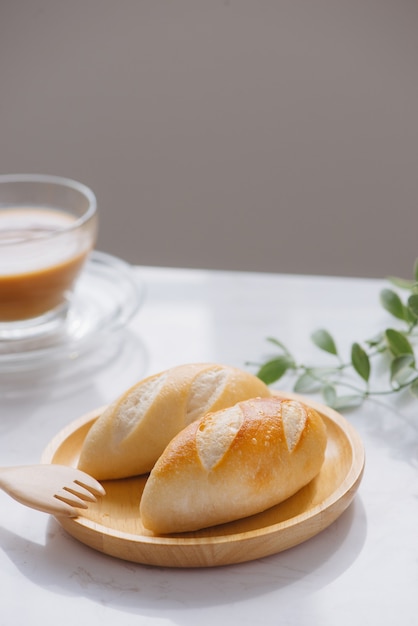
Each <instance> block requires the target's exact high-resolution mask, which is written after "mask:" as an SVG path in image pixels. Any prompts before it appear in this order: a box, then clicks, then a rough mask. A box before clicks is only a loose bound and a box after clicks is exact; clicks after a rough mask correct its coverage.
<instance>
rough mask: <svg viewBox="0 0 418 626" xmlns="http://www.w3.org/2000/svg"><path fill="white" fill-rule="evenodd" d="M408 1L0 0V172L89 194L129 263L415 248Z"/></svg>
mask: <svg viewBox="0 0 418 626" xmlns="http://www.w3.org/2000/svg"><path fill="white" fill-rule="evenodd" d="M417 33H418V2H416V1H415V0H391V1H390V0H343V1H338V0H285V1H280V0H277V1H275V0H253V1H249V0H223V1H221V0H207V1H204V0H71V1H65V0H0V124H1V128H0V131H1V134H0V145H1V150H0V171H1V172H2V173H9V172H42V173H53V174H60V175H65V176H69V177H73V178H76V179H78V180H81V181H83V182H85V183H86V184H88V185H90V186H91V187H92V188H93V189H94V190H95V192H96V194H97V196H98V200H99V206H100V211H101V230H100V238H99V243H98V247H99V248H101V249H102V250H105V251H108V252H110V253H113V254H116V255H118V256H121V257H123V258H125V259H127V260H128V261H131V262H133V263H138V264H144V265H168V266H186V267H189V266H195V267H203V268H221V269H247V270H266V271H278V272H290V273H295V272H297V273H320V274H331V275H332V274H342V275H358V276H377V277H380V276H381V277H383V276H386V275H387V274H400V275H403V276H409V275H410V273H411V269H412V265H413V262H414V260H415V257H416V256H418V245H417V234H418V176H417V164H418V34H417Z"/></svg>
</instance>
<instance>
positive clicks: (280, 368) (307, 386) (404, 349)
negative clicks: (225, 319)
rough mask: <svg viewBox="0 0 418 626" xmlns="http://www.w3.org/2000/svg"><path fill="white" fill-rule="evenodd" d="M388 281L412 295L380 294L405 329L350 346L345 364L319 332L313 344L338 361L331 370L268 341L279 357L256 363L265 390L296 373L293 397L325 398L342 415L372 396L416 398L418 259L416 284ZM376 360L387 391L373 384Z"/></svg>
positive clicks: (323, 331) (326, 334) (331, 341)
mask: <svg viewBox="0 0 418 626" xmlns="http://www.w3.org/2000/svg"><path fill="white" fill-rule="evenodd" d="M388 281H389V282H390V283H391V284H392V285H393V286H395V287H397V288H399V289H401V290H406V291H407V292H408V295H407V296H406V298H404V299H402V298H401V297H400V295H399V294H398V293H397V292H396V291H394V290H393V289H389V288H385V289H383V290H382V291H381V292H380V303H381V305H382V306H383V308H384V309H385V310H386V311H387V312H388V313H390V315H392V316H393V317H394V318H396V320H398V321H400V322H401V323H402V328H400V329H395V328H392V327H388V328H385V329H383V330H381V331H380V332H379V333H378V334H377V335H376V336H375V337H373V338H372V339H366V340H365V341H362V342H354V343H352V344H351V351H350V358H349V360H346V361H344V360H343V359H342V357H341V355H340V352H339V350H338V348H337V343H336V341H335V340H334V338H333V336H332V335H331V333H329V332H328V330H326V329H323V328H321V329H319V330H316V331H315V332H313V333H312V335H311V340H312V342H313V343H314V344H315V346H316V347H318V348H319V349H321V350H323V351H324V352H327V353H328V354H330V355H332V356H333V357H334V358H335V364H334V365H332V366H330V367H324V366H315V365H314V366H312V365H306V364H303V363H299V362H298V361H297V359H296V358H295V357H294V356H293V355H292V354H291V352H290V351H289V350H288V348H287V347H286V346H285V344H284V343H282V342H281V341H279V340H278V339H276V338H274V337H268V338H267V341H269V342H270V343H272V344H273V345H274V346H275V347H276V348H277V350H278V355H277V356H274V357H272V358H270V359H268V360H267V361H265V362H264V363H262V364H261V365H260V364H258V371H257V372H256V375H257V376H258V377H259V378H260V379H261V380H262V381H264V382H265V383H266V384H267V385H272V384H273V383H276V382H277V381H278V380H280V379H281V378H282V377H283V376H284V375H285V374H292V375H293V376H294V377H295V378H296V380H295V382H294V385H293V390H294V391H295V392H297V393H321V394H322V397H323V399H324V401H325V402H326V403H327V404H328V405H329V406H331V407H333V408H335V409H338V410H343V409H349V408H354V407H357V406H360V405H361V404H362V403H363V402H364V401H365V400H366V399H367V398H369V397H371V396H381V395H388V394H394V393H399V392H401V391H405V390H408V391H409V392H410V393H411V394H412V395H413V396H415V397H416V398H418V367H417V361H416V357H415V350H414V345H415V344H416V342H417V339H418V332H417V331H418V259H417V260H416V261H415V264H414V278H413V280H404V279H401V278H397V277H393V276H390V277H388ZM377 359H378V360H379V363H380V366H381V367H383V370H384V369H386V383H385V384H386V387H384V388H383V389H380V388H376V387H373V386H372V382H371V377H372V373H373V371H374V367H375V361H376V360H377Z"/></svg>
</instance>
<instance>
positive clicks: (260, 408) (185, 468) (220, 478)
mask: <svg viewBox="0 0 418 626" xmlns="http://www.w3.org/2000/svg"><path fill="white" fill-rule="evenodd" d="M326 441H327V437H326V427H325V425H324V422H323V420H322V418H321V416H320V415H319V414H318V413H317V412H316V411H315V410H314V409H311V408H309V407H307V406H305V405H304V404H302V403H300V402H297V401H295V400H288V399H283V400H282V399H280V398H278V397H271V398H257V399H254V400H248V401H246V402H239V403H238V404H236V405H235V406H233V407H230V408H227V409H224V410H221V411H217V412H215V413H210V414H208V415H205V416H204V417H203V418H202V419H200V420H199V421H197V422H195V423H193V424H191V425H190V426H188V427H187V428H185V429H184V430H183V431H182V432H180V433H179V434H178V435H177V436H176V437H175V438H174V439H173V440H172V441H171V442H170V443H169V445H168V446H167V448H166V449H165V451H164V453H163V454H162V456H161V457H160V458H159V460H158V461H157V463H156V464H155V466H154V468H153V470H152V472H151V474H150V476H149V478H148V480H147V482H146V485H145V489H144V492H143V495H142V499H141V504H140V515H141V520H142V523H143V525H144V527H145V528H147V529H148V530H151V531H153V532H154V533H155V534H167V533H176V532H185V531H192V530H198V529H200V528H206V527H208V526H214V525H217V524H222V523H224V522H229V521H232V520H235V519H240V518H242V517H247V516H249V515H253V514H255V513H259V512H261V511H264V510H265V509H268V508H270V507H271V506H274V505H276V504H278V503H279V502H281V501H283V500H285V499H286V498H288V497H289V496H291V495H293V494H294V493H296V492H297V491H299V489H301V488H302V487H303V486H304V485H306V484H307V483H309V482H310V481H311V480H312V479H313V478H314V477H315V476H316V475H317V474H318V472H319V470H320V468H321V465H322V463H323V460H324V455H325V448H326Z"/></svg>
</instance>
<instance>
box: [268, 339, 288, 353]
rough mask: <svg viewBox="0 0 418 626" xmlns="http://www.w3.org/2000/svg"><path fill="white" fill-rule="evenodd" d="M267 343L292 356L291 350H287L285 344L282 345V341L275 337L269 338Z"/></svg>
mask: <svg viewBox="0 0 418 626" xmlns="http://www.w3.org/2000/svg"><path fill="white" fill-rule="evenodd" d="M267 341H269V342H270V343H272V344H274V345H275V346H277V347H278V348H280V349H281V350H283V352H285V353H286V354H290V353H289V350H288V349H287V348H286V346H285V345H284V343H282V342H281V341H279V340H278V339H276V338H275V337H267Z"/></svg>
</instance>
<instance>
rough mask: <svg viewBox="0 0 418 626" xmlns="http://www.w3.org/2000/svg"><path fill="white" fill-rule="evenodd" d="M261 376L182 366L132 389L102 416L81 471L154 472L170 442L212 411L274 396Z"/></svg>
mask: <svg viewBox="0 0 418 626" xmlns="http://www.w3.org/2000/svg"><path fill="white" fill-rule="evenodd" d="M270 395H271V394H270V390H269V389H268V387H267V386H266V385H265V384H264V383H263V382H262V381H261V380H260V379H259V378H257V377H256V376H253V375H252V374H250V373H248V372H245V371H242V370H240V369H237V368H234V367H229V366H224V365H216V364H212V363H192V364H189V365H179V366H178V367H174V368H172V369H169V370H166V371H164V372H161V373H159V374H154V375H153V376H150V377H148V378H145V379H144V380H142V381H140V382H139V383H137V384H136V385H134V386H133V387H131V388H130V389H128V390H127V391H126V392H125V393H124V394H123V395H122V396H121V397H120V398H119V399H117V400H116V401H115V402H114V403H113V404H111V405H110V406H109V407H108V408H107V409H106V410H105V411H104V412H103V413H102V415H100V416H99V418H98V419H97V420H96V422H95V423H94V424H93V426H92V427H91V429H90V430H89V432H88V434H87V436H86V439H85V441H84V443H83V446H82V449H81V454H80V459H79V462H78V467H79V468H80V469H82V470H83V471H85V472H87V473H88V474H91V475H92V476H94V477H95V478H96V479H97V480H106V479H113V478H126V477H128V476H134V475H137V474H143V473H146V472H149V471H150V470H151V469H152V467H153V466H154V463H155V462H156V460H157V459H158V457H159V456H160V454H161V453H162V452H163V450H164V448H165V447H166V445H167V444H168V443H169V441H171V439H172V438H173V437H174V436H175V435H176V434H177V433H178V432H179V431H180V430H182V429H183V428H184V427H185V426H187V425H188V424H190V423H191V422H192V421H194V420H196V419H198V418H200V417H202V415H204V414H205V413H207V412H208V411H216V410H218V409H222V408H225V407H228V406H232V405H233V404H235V403H236V402H238V401H240V400H246V399H249V398H254V397H256V396H270Z"/></svg>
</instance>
